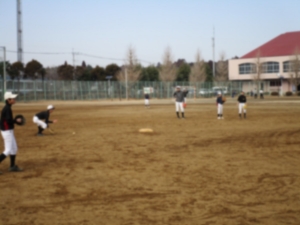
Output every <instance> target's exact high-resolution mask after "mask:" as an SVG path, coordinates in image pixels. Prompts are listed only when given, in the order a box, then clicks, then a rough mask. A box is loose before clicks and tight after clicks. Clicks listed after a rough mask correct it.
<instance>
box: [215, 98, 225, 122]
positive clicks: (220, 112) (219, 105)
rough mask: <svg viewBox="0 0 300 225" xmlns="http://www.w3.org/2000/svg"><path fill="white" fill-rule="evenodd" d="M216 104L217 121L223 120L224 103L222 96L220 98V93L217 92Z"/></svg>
mask: <svg viewBox="0 0 300 225" xmlns="http://www.w3.org/2000/svg"><path fill="white" fill-rule="evenodd" d="M216 103H217V113H218V120H220V119H224V118H223V104H224V101H223V96H222V93H221V92H218V96H217V100H216Z"/></svg>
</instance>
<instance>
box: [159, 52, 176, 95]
mask: <svg viewBox="0 0 300 225" xmlns="http://www.w3.org/2000/svg"><path fill="white" fill-rule="evenodd" d="M173 61H174V59H173V56H172V52H171V48H170V47H167V48H166V50H165V52H164V55H163V63H162V64H161V66H160V68H159V77H160V80H161V81H164V82H163V87H164V90H163V96H165V97H168V93H169V91H170V82H172V81H174V80H175V79H176V73H177V67H176V65H175V64H174V63H173Z"/></svg>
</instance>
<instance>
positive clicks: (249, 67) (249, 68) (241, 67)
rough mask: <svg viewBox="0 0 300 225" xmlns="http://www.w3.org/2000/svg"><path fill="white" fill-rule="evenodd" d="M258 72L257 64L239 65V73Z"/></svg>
mask: <svg viewBox="0 0 300 225" xmlns="http://www.w3.org/2000/svg"><path fill="white" fill-rule="evenodd" d="M251 73H256V68H255V64H253V63H243V64H240V65H239V74H251Z"/></svg>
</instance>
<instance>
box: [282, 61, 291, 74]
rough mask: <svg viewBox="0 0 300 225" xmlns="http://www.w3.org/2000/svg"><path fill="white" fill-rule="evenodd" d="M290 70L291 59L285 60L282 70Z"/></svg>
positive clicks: (285, 71)
mask: <svg viewBox="0 0 300 225" xmlns="http://www.w3.org/2000/svg"><path fill="white" fill-rule="evenodd" d="M291 71H292V62H291V61H285V62H283V72H284V73H287V72H291Z"/></svg>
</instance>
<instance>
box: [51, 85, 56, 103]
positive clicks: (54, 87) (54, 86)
mask: <svg viewBox="0 0 300 225" xmlns="http://www.w3.org/2000/svg"><path fill="white" fill-rule="evenodd" d="M52 84H53V89H54V99H55V100H56V81H53V83H52Z"/></svg>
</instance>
